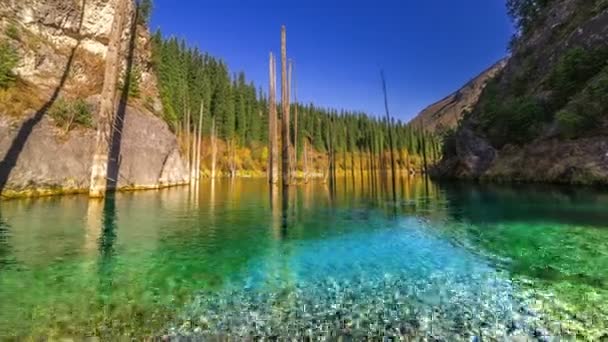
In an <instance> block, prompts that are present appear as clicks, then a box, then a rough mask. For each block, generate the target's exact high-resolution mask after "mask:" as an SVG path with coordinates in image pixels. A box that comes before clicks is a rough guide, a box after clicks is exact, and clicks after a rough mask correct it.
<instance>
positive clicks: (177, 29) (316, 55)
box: [152, 0, 513, 120]
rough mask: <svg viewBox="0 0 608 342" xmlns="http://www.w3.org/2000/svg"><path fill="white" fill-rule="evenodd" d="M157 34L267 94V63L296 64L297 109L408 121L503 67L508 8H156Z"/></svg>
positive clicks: (489, 4)
mask: <svg viewBox="0 0 608 342" xmlns="http://www.w3.org/2000/svg"><path fill="white" fill-rule="evenodd" d="M154 2H155V10H154V15H153V18H152V28H153V29H156V28H158V27H160V28H161V29H162V31H163V33H164V34H165V35H175V36H178V37H183V38H185V39H186V40H187V41H188V42H189V43H190V44H191V45H194V46H198V47H199V48H200V49H201V50H203V51H207V52H209V53H210V54H211V55H214V56H216V57H220V58H222V59H223V60H224V61H226V63H227V64H228V65H229V67H230V69H231V71H233V72H235V71H241V70H242V71H244V72H245V74H246V75H247V77H248V78H249V79H251V80H253V81H254V82H255V83H256V85H258V86H262V87H263V89H264V90H265V91H266V89H267V84H268V53H269V52H270V51H273V52H274V53H275V54H276V53H278V52H279V49H280V27H281V25H282V24H285V25H286V26H287V52H288V55H289V56H290V57H291V58H293V59H294V61H295V64H296V75H295V77H296V81H297V87H298V98H299V100H300V101H301V102H314V103H315V104H317V105H320V106H325V107H333V108H346V109H352V110H361V111H365V112H368V113H370V114H374V115H380V114H382V113H383V112H384V107H383V106H384V105H383V99H382V88H381V83H380V69H384V71H385V74H386V78H387V86H388V94H389V104H390V109H391V114H392V115H394V116H396V117H398V118H400V119H403V120H408V119H410V118H412V117H413V116H415V115H416V114H417V113H418V112H419V111H420V110H421V109H423V108H424V107H426V106H427V105H429V104H431V103H433V102H434V101H436V100H439V99H441V98H442V97H444V96H446V95H448V94H449V93H451V92H452V91H454V90H456V89H458V88H459V87H460V86H461V85H463V84H464V83H466V82H467V81H468V80H470V79H471V78H473V77H474V76H476V75H477V74H478V73H480V72H481V71H483V70H484V69H486V68H487V67H489V66H490V65H492V64H493V63H495V62H496V61H498V60H499V59H501V58H502V57H504V56H505V55H506V54H507V52H506V47H507V43H508V41H509V39H510V37H511V35H512V33H513V26H512V24H511V22H510V20H509V18H508V17H507V15H506V11H505V1H504V0H461V1H454V0H401V1H393V0H391V1H385V0H375V1H356V0H353V1H346V0H335V1H331V0H325V1H322V0H306V1H303V0H302V1H289V0H285V1H276V0H267V1H265V0H258V1H255V0H241V1H235V0H216V1H208V0H202V1H201V0H179V1H176V0H154Z"/></svg>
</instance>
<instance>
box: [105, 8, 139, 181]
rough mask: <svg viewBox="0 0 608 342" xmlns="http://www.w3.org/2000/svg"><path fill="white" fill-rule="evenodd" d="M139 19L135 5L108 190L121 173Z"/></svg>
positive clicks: (116, 119)
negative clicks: (123, 131)
mask: <svg viewBox="0 0 608 342" xmlns="http://www.w3.org/2000/svg"><path fill="white" fill-rule="evenodd" d="M138 20H139V5H136V7H135V13H134V15H133V18H132V20H131V28H130V35H131V36H130V38H129V50H128V55H127V68H126V70H125V74H124V83H123V87H122V90H121V94H120V100H119V102H118V110H117V111H116V115H115V116H114V122H113V123H112V137H111V141H110V152H109V155H108V190H116V188H117V186H118V177H119V175H120V162H121V160H120V158H121V155H120V151H121V145H122V130H123V128H124V123H125V116H126V113H127V105H128V101H129V92H130V90H131V82H132V79H131V74H132V73H133V63H134V58H135V44H136V40H137V39H136V38H137V21H138Z"/></svg>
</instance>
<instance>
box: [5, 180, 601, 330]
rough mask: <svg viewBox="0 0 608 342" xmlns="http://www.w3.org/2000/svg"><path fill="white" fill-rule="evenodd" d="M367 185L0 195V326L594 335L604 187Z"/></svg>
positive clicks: (244, 184) (222, 185)
mask: <svg viewBox="0 0 608 342" xmlns="http://www.w3.org/2000/svg"><path fill="white" fill-rule="evenodd" d="M381 187H382V186H381V182H379V183H378V184H377V186H376V187H370V186H367V184H366V182H363V180H361V179H355V180H354V181H353V180H352V179H342V180H339V182H338V184H337V187H336V189H335V190H334V191H330V190H329V188H328V187H327V185H324V184H320V183H311V184H308V185H302V186H298V187H294V188H292V189H291V190H290V192H289V194H286V195H284V194H282V193H278V192H273V193H270V191H269V189H268V186H267V185H266V184H265V181H262V180H236V181H233V182H231V181H228V180H222V181H216V182H213V183H211V182H209V181H207V182H203V183H202V184H201V187H200V190H199V191H190V190H189V189H188V188H187V187H186V188H175V189H168V190H162V191H157V192H137V193H124V194H117V195H115V196H114V197H112V198H109V199H108V200H106V201H101V202H99V201H89V200H88V199H87V198H86V197H81V196H73V197H62V198H47V199H36V200H19V201H7V202H3V203H0V337H18V338H24V337H51V338H61V337H84V336H100V337H102V338H107V339H114V338H116V337H119V336H131V337H136V338H137V337H144V336H162V335H165V334H167V335H169V336H173V337H176V338H179V337H183V336H195V337H201V338H204V337H209V336H218V335H222V336H232V337H237V338H238V337H242V336H263V335H269V336H281V335H289V336H327V335H330V336H336V335H346V336H354V337H357V336H378V335H387V336H398V335H401V336H410V337H411V336H420V337H424V336H426V337H435V338H440V339H448V340H457V339H469V338H471V337H472V336H481V337H489V338H490V339H492V338H496V339H501V338H508V337H510V336H515V335H523V336H528V337H533V338H537V337H542V336H543V335H561V336H570V337H575V336H578V337H579V338H588V339H600V338H602V337H604V336H607V337H608V335H606V333H607V332H608V323H607V322H608V193H606V192H601V191H592V190H584V189H572V188H552V187H524V186H509V187H507V186H502V187H498V186H478V185H471V184H445V185H440V184H435V183H431V182H428V181H424V180H423V179H419V178H412V179H401V180H400V182H399V187H398V189H397V190H398V191H397V194H398V199H397V201H396V202H395V201H393V200H392V199H391V198H389V197H387V196H388V195H386V194H390V193H391V192H390V191H379V189H380V188H381Z"/></svg>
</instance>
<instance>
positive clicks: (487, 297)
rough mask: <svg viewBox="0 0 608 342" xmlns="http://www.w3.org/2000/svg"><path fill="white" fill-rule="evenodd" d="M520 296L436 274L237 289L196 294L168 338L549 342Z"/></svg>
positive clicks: (476, 278)
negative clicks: (520, 340)
mask: <svg viewBox="0 0 608 342" xmlns="http://www.w3.org/2000/svg"><path fill="white" fill-rule="evenodd" d="M490 278H491V279H490ZM438 289H449V290H447V291H446V290H442V291H438ZM515 293H516V291H514V285H513V284H512V283H511V281H510V280H508V279H500V278H497V277H494V276H493V277H483V276H480V275H476V274H471V275H469V276H466V277H463V276H462V275H458V276H453V275H450V274H436V275H434V276H432V277H425V278H424V279H412V276H411V274H406V273H404V274H399V273H398V272H395V273H393V274H391V275H380V276H374V275H359V276H357V277H354V276H353V277H352V278H347V279H335V278H331V277H326V278H322V277H320V278H316V279H311V280H308V281H306V282H298V283H297V285H294V284H283V285H278V286H276V288H273V289H268V288H266V287H257V288H256V287H255V286H254V285H250V286H247V288H243V287H242V286H240V287H238V286H235V287H234V288H232V289H230V288H229V289H226V290H223V291H219V292H201V293H199V294H198V295H197V296H196V299H195V300H194V301H192V303H190V304H189V305H188V306H187V307H186V308H184V311H183V313H182V315H181V317H180V320H179V321H177V322H176V323H175V324H174V325H172V326H171V327H170V328H169V329H168V330H167V331H168V335H169V336H171V338H172V340H177V341H180V340H191V339H193V338H194V339H197V338H199V339H202V340H206V339H213V338H216V337H218V336H224V337H230V338H232V339H236V340H240V339H251V338H256V339H260V338H261V339H271V338H279V337H281V338H283V337H289V338H292V339H296V340H300V339H303V338H310V339H313V340H318V339H325V338H327V337H331V338H332V339H336V338H339V337H343V338H345V340H360V339H363V338H377V337H381V338H382V339H384V338H389V339H395V338H396V339H401V340H411V339H416V340H417V339H423V340H424V339H426V340H454V339H455V336H457V337H458V338H456V339H457V340H469V341H472V342H473V341H476V342H477V341H478V342H481V341H485V340H508V339H511V338H510V337H515V336H524V337H527V338H530V339H543V338H544V337H546V336H549V332H548V330H547V329H545V328H544V327H543V326H542V325H541V321H540V318H539V315H538V314H537V313H536V312H535V311H534V310H532V309H530V308H529V307H528V306H527V305H526V303H527V302H528V301H529V300H530V298H525V297H523V298H520V296H525V293H523V292H521V291H519V292H517V293H518V294H517V295H515ZM429 294H432V298H431V299H429ZM511 308H512V309H511ZM175 327H179V328H175Z"/></svg>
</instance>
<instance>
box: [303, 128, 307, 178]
mask: <svg viewBox="0 0 608 342" xmlns="http://www.w3.org/2000/svg"><path fill="white" fill-rule="evenodd" d="M303 148H304V151H303V158H304V183H308V137H304V146H303Z"/></svg>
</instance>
